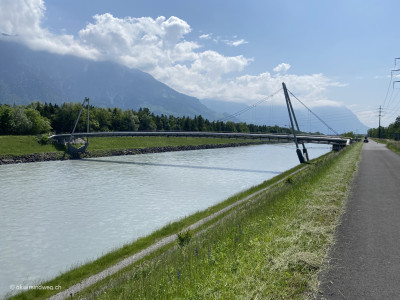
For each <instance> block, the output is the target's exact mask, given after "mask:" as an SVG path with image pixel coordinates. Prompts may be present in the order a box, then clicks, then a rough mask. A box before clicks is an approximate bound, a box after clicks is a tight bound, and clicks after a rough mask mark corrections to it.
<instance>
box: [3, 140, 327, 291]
mask: <svg viewBox="0 0 400 300" xmlns="http://www.w3.org/2000/svg"><path fill="white" fill-rule="evenodd" d="M308 147H309V148H310V149H309V154H310V158H315V157H318V156H320V155H322V154H324V153H326V152H329V151H330V146H327V145H312V144H310V145H308ZM297 164H298V158H297V155H296V153H295V149H294V148H293V147H292V146H290V145H287V144H286V145H285V144H279V145H258V146H247V147H238V148H222V149H209V150H196V151H184V152H167V153H156V154H144V155H133V156H118V157H105V158H95V159H82V160H68V161H54V162H41V163H28V164H19V165H3V166H0V184H1V194H0V195H1V196H0V205H1V210H0V243H1V245H0V297H1V296H4V295H5V294H6V293H8V292H12V291H11V289H12V288H14V287H18V286H24V285H32V284H38V283H39V282H40V281H42V280H46V279H51V278H52V277H54V276H56V275H58V274H60V272H63V271H66V270H68V269H70V268H71V267H73V266H76V265H78V264H82V263H84V262H87V261H90V260H93V259H95V258H97V257H99V256H101V255H102V254H105V253H107V252H108V251H110V250H112V249H115V248H117V247H120V246H122V245H123V244H126V243H129V242H132V241H134V240H136V239H137V238H138V237H141V236H144V235H147V234H149V233H151V232H152V231H154V230H155V229H158V228H160V227H162V226H164V225H166V224H167V223H169V222H172V221H174V220H178V219H179V218H182V217H184V216H187V215H190V214H192V213H194V212H196V211H199V210H203V209H206V208H207V207H209V206H212V205H214V204H216V203H218V202H221V201H223V200H225V199H226V198H228V197H229V196H231V195H233V194H236V193H238V192H240V191H242V190H245V189H248V188H250V187H251V186H254V185H257V184H259V183H262V182H263V181H264V180H267V179H269V178H272V177H273V176H276V175H277V174H280V173H281V172H283V171H286V170H288V169H290V168H292V167H294V166H295V165H297ZM10 287H11V288H10Z"/></svg>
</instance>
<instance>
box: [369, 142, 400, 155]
mask: <svg viewBox="0 0 400 300" xmlns="http://www.w3.org/2000/svg"><path fill="white" fill-rule="evenodd" d="M374 141H376V142H378V143H381V144H385V145H386V147H387V148H388V149H390V150H392V151H394V152H397V153H399V154H400V141H395V140H390V139H377V138H375V139H374Z"/></svg>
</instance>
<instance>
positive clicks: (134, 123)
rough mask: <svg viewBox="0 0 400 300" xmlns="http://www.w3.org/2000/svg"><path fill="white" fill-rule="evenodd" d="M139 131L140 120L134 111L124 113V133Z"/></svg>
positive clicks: (122, 126) (122, 123)
mask: <svg viewBox="0 0 400 300" xmlns="http://www.w3.org/2000/svg"><path fill="white" fill-rule="evenodd" d="M138 129H139V118H138V117H137V116H136V115H135V113H134V112H133V110H130V109H128V110H125V111H124V112H123V113H122V120H121V130H122V131H137V130H138Z"/></svg>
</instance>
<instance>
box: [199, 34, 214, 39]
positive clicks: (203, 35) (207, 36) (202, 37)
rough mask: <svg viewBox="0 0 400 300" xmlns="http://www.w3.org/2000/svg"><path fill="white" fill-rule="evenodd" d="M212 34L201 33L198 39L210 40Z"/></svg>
mask: <svg viewBox="0 0 400 300" xmlns="http://www.w3.org/2000/svg"><path fill="white" fill-rule="evenodd" d="M211 36H212V33H207V34H202V35H200V36H199V39H201V40H210V39H211Z"/></svg>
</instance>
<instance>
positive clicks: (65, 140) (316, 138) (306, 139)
mask: <svg viewBox="0 0 400 300" xmlns="http://www.w3.org/2000/svg"><path fill="white" fill-rule="evenodd" d="M282 89H283V91H284V94H285V100H286V105H287V109H288V114H289V119H290V123H291V128H292V134H271V133H269V134H261V133H257V134H255V133H252V134H251V133H222V132H204V131H199V132H197V131H196V132H183V131H150V132H147V131H133V132H89V123H90V122H89V109H90V105H89V98H85V100H84V101H83V103H82V108H81V110H80V112H79V115H78V118H77V119H76V122H75V126H74V128H73V130H72V132H71V133H70V134H57V135H53V136H51V138H52V139H53V140H55V141H56V142H57V143H58V144H67V145H68V151H69V152H70V153H79V152H84V151H86V149H87V147H88V145H89V137H116V136H131V137H134V136H136V137H138V136H142V137H143V136H164V137H214V138H240V139H257V140H264V141H265V140H268V141H270V142H292V141H293V142H294V143H295V144H296V153H297V155H298V157H299V161H300V163H304V162H306V161H308V153H307V149H306V147H305V143H324V144H331V145H332V146H333V147H332V148H333V150H339V149H341V148H343V147H345V146H346V145H348V144H349V143H350V139H348V138H343V137H340V136H339V135H338V133H337V132H336V131H334V130H333V129H332V128H331V127H329V125H328V124H326V123H325V122H324V121H323V120H322V119H321V118H319V117H318V116H317V115H315V114H314V113H313V112H312V111H311V110H310V109H309V108H308V107H306V106H305V105H304V103H302V102H301V101H300V100H299V99H298V98H297V97H296V96H295V95H293V94H292V93H291V92H290V91H288V90H287V88H286V85H285V83H282ZM282 89H281V90H282ZM281 90H279V91H281ZM279 91H277V92H275V93H274V94H273V95H275V94H277V93H278V92H279ZM289 93H290V94H291V95H292V96H293V97H295V98H296V100H298V101H299V102H300V103H301V104H302V105H303V106H305V107H306V108H307V109H308V110H309V111H310V112H311V113H312V114H314V115H315V117H316V118H318V119H319V120H320V121H321V122H322V123H323V124H324V125H326V126H327V127H328V128H329V129H330V130H331V131H332V132H334V133H335V134H336V135H335V136H325V135H300V134H299V132H301V131H300V128H299V125H298V122H297V119H296V116H295V113H294V110H293V106H292V103H291V100H290V96H289ZM273 95H271V96H273ZM267 98H268V97H267ZM263 101H265V100H263ZM86 102H87V132H80V133H75V129H76V127H77V124H78V121H79V118H80V116H81V113H82V111H83V108H84V106H85V103H86ZM253 107H254V106H253ZM76 138H86V139H87V140H86V143H85V145H84V146H82V147H80V148H75V147H73V146H72V145H71V144H72V143H71V142H72V141H73V140H74V139H76ZM299 145H302V150H300V146H299Z"/></svg>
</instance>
